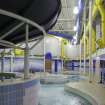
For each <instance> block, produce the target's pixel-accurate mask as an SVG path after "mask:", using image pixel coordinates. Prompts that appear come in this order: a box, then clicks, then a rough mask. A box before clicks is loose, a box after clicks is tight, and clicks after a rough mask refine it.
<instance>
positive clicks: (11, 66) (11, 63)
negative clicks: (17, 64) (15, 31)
mask: <svg viewBox="0 0 105 105" xmlns="http://www.w3.org/2000/svg"><path fill="white" fill-rule="evenodd" d="M10 53H11V55H10V72H13V54H12V49H11V50H10Z"/></svg>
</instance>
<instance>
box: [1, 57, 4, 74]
mask: <svg viewBox="0 0 105 105" xmlns="http://www.w3.org/2000/svg"><path fill="white" fill-rule="evenodd" d="M3 72H4V56H3V55H1V73H3Z"/></svg>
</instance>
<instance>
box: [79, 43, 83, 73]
mask: <svg viewBox="0 0 105 105" xmlns="http://www.w3.org/2000/svg"><path fill="white" fill-rule="evenodd" d="M81 51H82V50H81V42H80V64H79V65H80V68H79V72H80V73H81V64H82V63H81V59H82V55H81V54H82V53H81Z"/></svg>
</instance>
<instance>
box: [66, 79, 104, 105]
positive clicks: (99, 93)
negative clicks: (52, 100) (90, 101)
mask: <svg viewBox="0 0 105 105" xmlns="http://www.w3.org/2000/svg"><path fill="white" fill-rule="evenodd" d="M65 88H69V89H71V88H73V89H77V90H79V91H81V92H83V93H86V94H87V95H89V96H91V97H92V98H94V99H95V100H96V102H97V103H98V105H105V86H103V85H101V84H98V83H89V82H88V81H85V82H78V83H77V82H75V83H68V84H66V85H65Z"/></svg>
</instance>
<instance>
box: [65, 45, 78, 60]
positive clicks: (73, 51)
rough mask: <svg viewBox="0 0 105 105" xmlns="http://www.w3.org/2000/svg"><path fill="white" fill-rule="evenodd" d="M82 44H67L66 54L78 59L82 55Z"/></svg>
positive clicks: (68, 56)
mask: <svg viewBox="0 0 105 105" xmlns="http://www.w3.org/2000/svg"><path fill="white" fill-rule="evenodd" d="M79 48H80V46H79V45H70V44H68V45H67V46H65V56H66V57H67V58H70V59H73V60H75V59H77V58H79V56H80V49H79Z"/></svg>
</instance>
